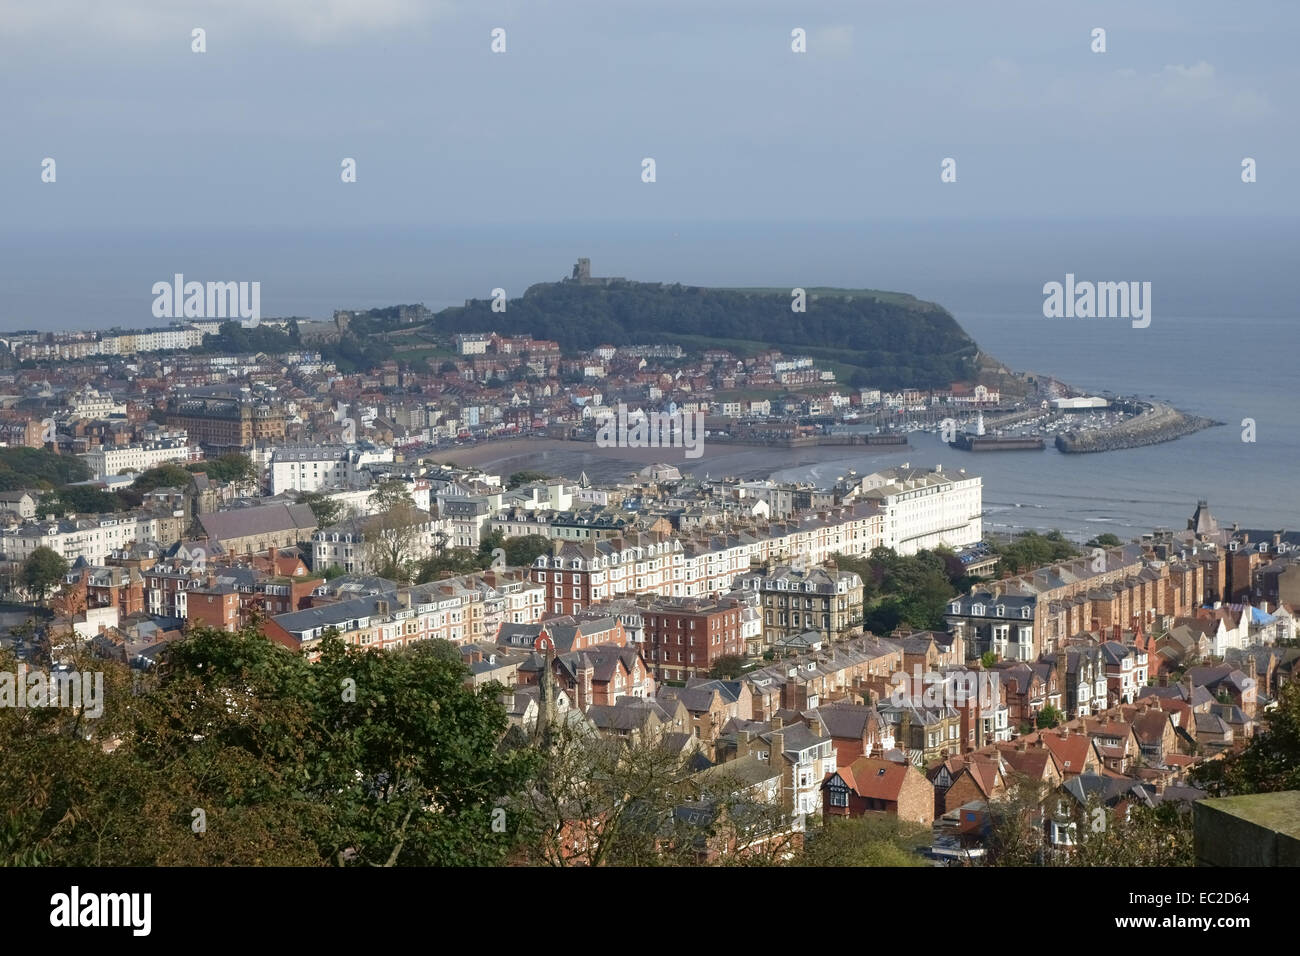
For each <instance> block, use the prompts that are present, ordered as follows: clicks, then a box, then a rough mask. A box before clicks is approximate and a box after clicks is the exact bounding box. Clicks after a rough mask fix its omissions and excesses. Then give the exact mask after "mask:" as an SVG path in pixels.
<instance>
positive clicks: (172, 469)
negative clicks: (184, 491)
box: [131, 462, 193, 494]
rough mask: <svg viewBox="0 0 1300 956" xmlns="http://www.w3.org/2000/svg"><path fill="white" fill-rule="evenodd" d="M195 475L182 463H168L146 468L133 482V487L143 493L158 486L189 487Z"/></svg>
mask: <svg viewBox="0 0 1300 956" xmlns="http://www.w3.org/2000/svg"><path fill="white" fill-rule="evenodd" d="M192 478H193V475H191V474H190V472H188V471H186V470H185V469H184V468H182V467H181V466H180V465H177V464H172V463H170V462H169V463H167V464H162V465H158V466H157V467H154V468H149V469H146V470H145V471H142V472H141V473H140V477H138V478H136V480H135V481H133V482H131V487H132V488H134V489H135V490H136V491H138V492H140V493H141V494H147V493H148V492H150V491H154V490H156V489H158V488H185V487H188V485H189V483H190V480H191V479H192Z"/></svg>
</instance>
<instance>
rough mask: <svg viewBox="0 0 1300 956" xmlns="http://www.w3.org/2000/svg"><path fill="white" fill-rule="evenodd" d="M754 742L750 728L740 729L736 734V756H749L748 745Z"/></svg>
mask: <svg viewBox="0 0 1300 956" xmlns="http://www.w3.org/2000/svg"><path fill="white" fill-rule="evenodd" d="M753 743H754V732H753V731H752V730H742V731H741V732H740V733H739V734H737V735H736V756H737V757H738V758H739V757H747V756H749V750H750V747H751V746H752V745H753Z"/></svg>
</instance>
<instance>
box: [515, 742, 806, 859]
mask: <svg viewBox="0 0 1300 956" xmlns="http://www.w3.org/2000/svg"><path fill="white" fill-rule="evenodd" d="M517 746H518V747H519V749H521V750H526V751H529V752H540V753H541V754H542V762H541V765H540V767H539V768H538V771H537V773H536V774H535V775H534V777H533V779H532V781H531V783H530V786H529V787H527V788H526V789H525V790H524V791H522V792H521V793H520V794H519V795H518V796H517V797H516V798H515V799H513V800H512V801H510V802H509V803H508V804H507V810H508V813H509V814H510V815H511V816H518V817H519V819H520V821H521V823H520V831H519V846H520V851H521V862H527V863H533V864H540V865H545V866H648V865H653V866H662V865H672V864H679V865H695V864H699V863H702V862H705V861H706V860H707V858H708V857H709V856H710V854H711V853H725V854H726V857H725V859H724V862H731V861H735V862H755V863H757V862H767V863H772V862H776V861H778V860H779V859H781V858H782V857H784V856H786V855H787V854H788V853H789V852H790V844H791V842H792V838H791V834H790V832H789V829H790V828H789V823H790V821H789V817H788V816H787V814H786V813H785V811H784V809H783V808H782V807H781V806H780V804H779V803H773V802H770V801H766V800H763V799H761V798H758V797H755V796H752V795H750V796H747V795H746V791H747V790H749V789H750V788H751V787H752V782H746V781H742V780H739V779H736V778H735V777H734V776H733V775H732V774H731V773H730V772H729V770H728V769H727V766H726V765H725V764H722V765H720V766H718V767H716V768H711V769H710V770H708V771H706V772H705V773H703V774H697V773H696V772H695V771H694V765H693V763H692V760H691V755H690V754H684V753H683V752H681V751H680V750H677V749H675V748H671V747H667V746H665V745H664V741H663V738H662V737H661V736H659V735H658V734H657V733H655V732H653V731H648V732H646V733H645V734H644V735H643V734H642V733H640V732H634V733H632V734H630V735H628V736H627V737H602V736H599V735H597V734H596V733H595V731H594V730H593V729H592V728H591V727H590V725H589V724H587V723H586V722H585V721H563V722H562V723H560V724H559V726H557V727H555V728H554V729H553V732H550V733H547V734H546V735H545V737H544V738H541V739H538V738H537V736H536V735H534V739H523V740H519V741H517Z"/></svg>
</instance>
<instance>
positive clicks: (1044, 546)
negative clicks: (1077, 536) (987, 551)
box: [991, 531, 1079, 574]
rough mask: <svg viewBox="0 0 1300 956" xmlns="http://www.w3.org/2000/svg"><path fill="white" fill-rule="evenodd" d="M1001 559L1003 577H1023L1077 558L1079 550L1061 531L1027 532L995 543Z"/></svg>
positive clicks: (999, 566) (992, 544) (994, 549)
mask: <svg viewBox="0 0 1300 956" xmlns="http://www.w3.org/2000/svg"><path fill="white" fill-rule="evenodd" d="M991 547H992V549H993V551H994V552H995V553H996V554H997V555H998V573H999V574H1022V573H1024V572H1026V571H1031V570H1033V569H1034V568H1040V567H1042V566H1043V565H1046V564H1051V563H1053V562H1055V561H1064V560H1066V559H1067V558H1073V557H1077V556H1078V554H1079V550H1078V548H1076V547H1075V546H1074V545H1072V544H1071V543H1070V542H1069V541H1067V540H1066V538H1065V536H1064V535H1063V534H1061V532H1060V531H1049V532H1047V534H1039V533H1038V532H1036V531H1026V532H1024V533H1022V534H1018V535H1016V536H1015V538H1013V539H1012V540H1011V541H1009V542H1001V543H999V542H996V541H994V542H991Z"/></svg>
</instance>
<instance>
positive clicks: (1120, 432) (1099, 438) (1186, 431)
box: [1056, 402, 1223, 455]
mask: <svg viewBox="0 0 1300 956" xmlns="http://www.w3.org/2000/svg"><path fill="white" fill-rule="evenodd" d="M1222 424H1223V422H1216V421H1213V420H1212V419H1209V418H1199V417H1197V416H1195V415H1188V414H1186V413H1185V412H1180V411H1179V410H1178V409H1176V408H1174V407H1173V406H1172V405H1166V404H1164V403H1163V402H1157V403H1154V404H1151V405H1145V406H1144V407H1143V410H1142V411H1141V412H1140V413H1139V414H1137V415H1136V416H1134V417H1133V418H1130V419H1128V420H1127V421H1125V422H1122V423H1121V424H1119V425H1115V426H1113V427H1110V428H1093V429H1087V430H1084V431H1071V432H1066V433H1065V434H1063V435H1057V436H1056V447H1057V449H1059V450H1060V451H1062V452H1064V453H1065V454H1067V455H1077V454H1086V453H1088V452H1097V451H1115V450H1117V449H1120V448H1138V447H1140V446H1142V445H1156V444H1159V443H1160V442H1166V441H1173V440H1174V439H1175V438H1181V437H1183V436H1184V435H1190V434H1192V432H1198V431H1200V430H1201V429H1203V428H1212V427H1214V426H1215V425H1222Z"/></svg>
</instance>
